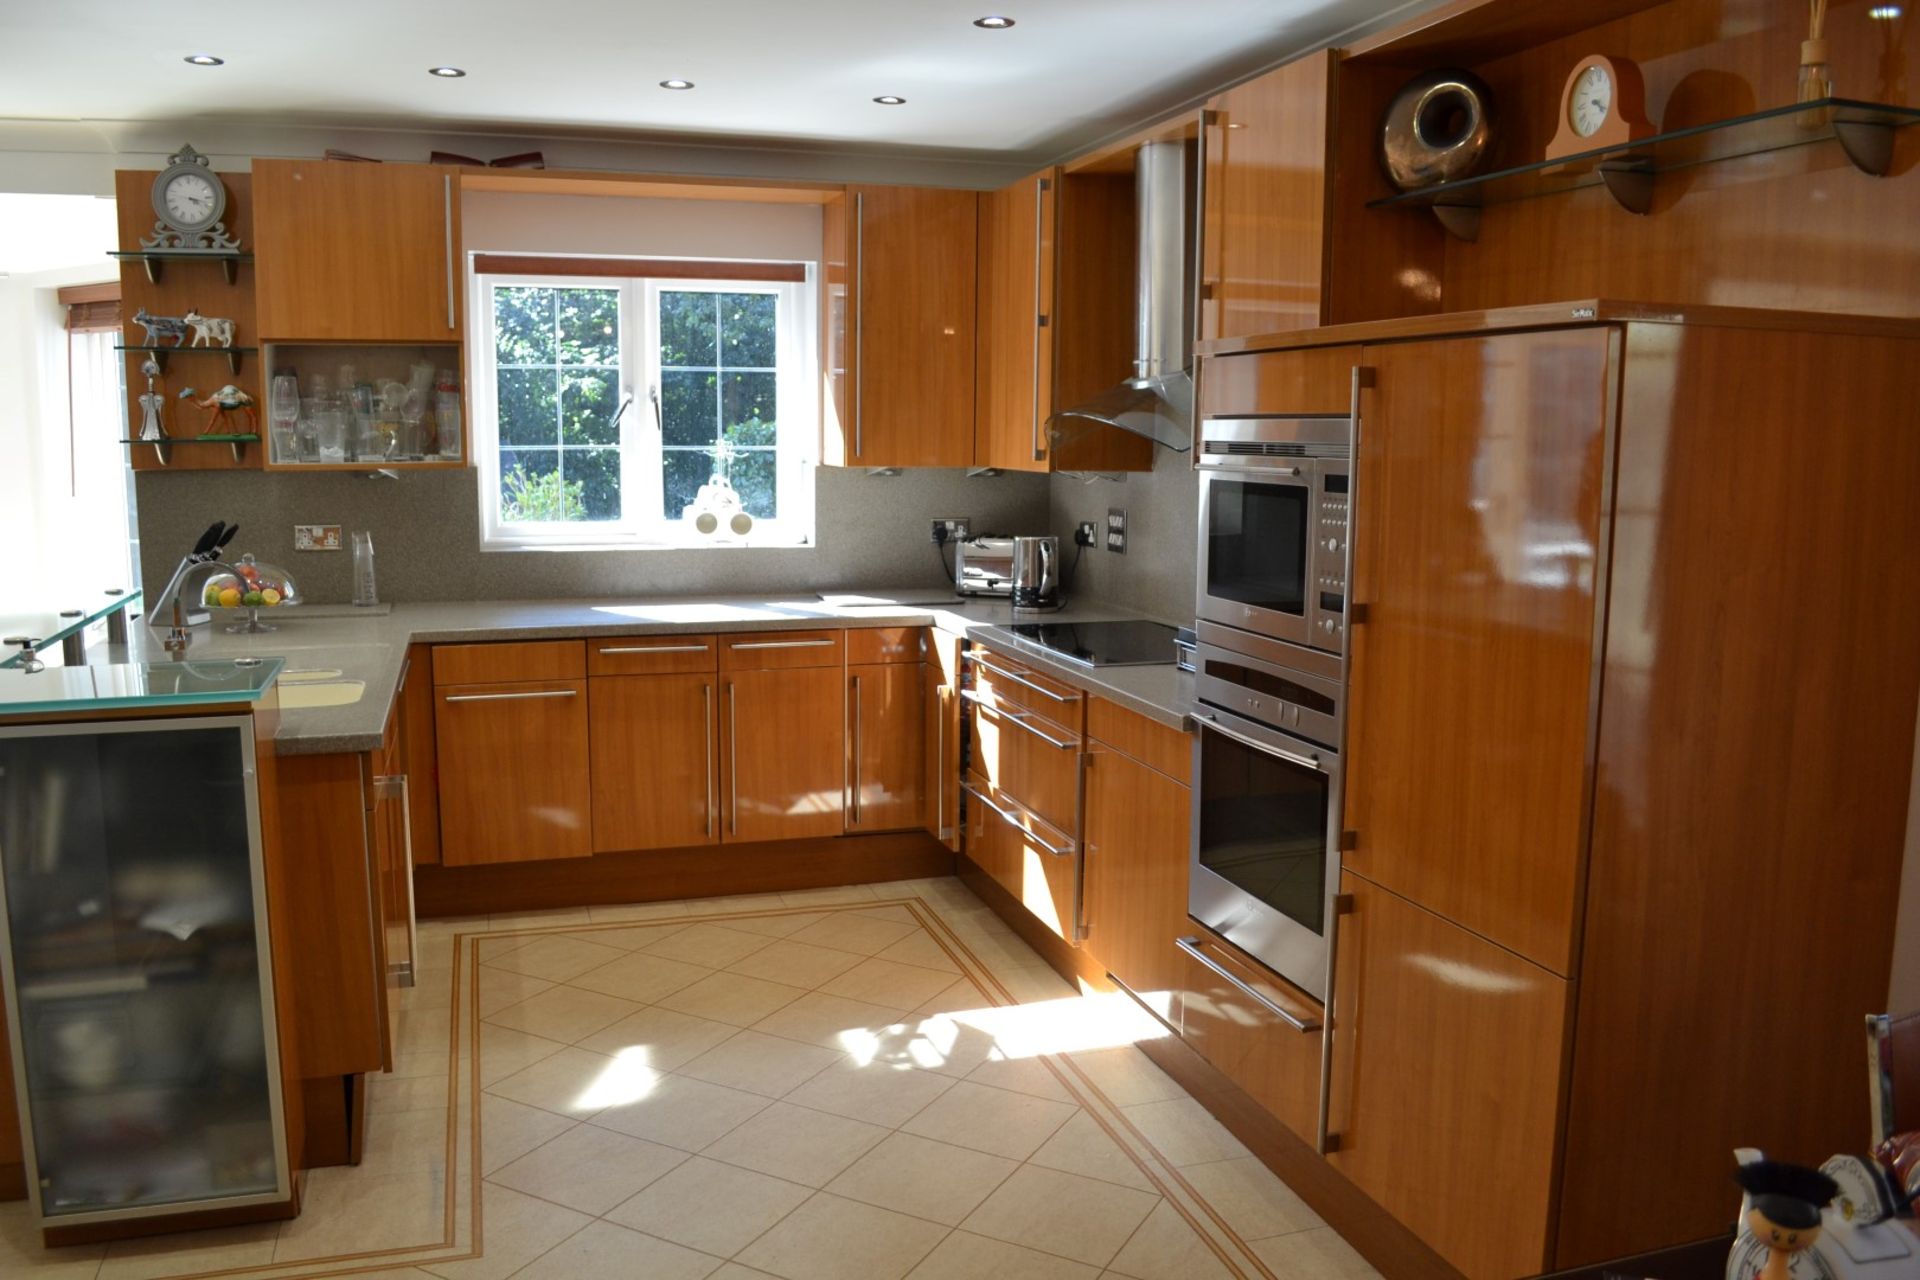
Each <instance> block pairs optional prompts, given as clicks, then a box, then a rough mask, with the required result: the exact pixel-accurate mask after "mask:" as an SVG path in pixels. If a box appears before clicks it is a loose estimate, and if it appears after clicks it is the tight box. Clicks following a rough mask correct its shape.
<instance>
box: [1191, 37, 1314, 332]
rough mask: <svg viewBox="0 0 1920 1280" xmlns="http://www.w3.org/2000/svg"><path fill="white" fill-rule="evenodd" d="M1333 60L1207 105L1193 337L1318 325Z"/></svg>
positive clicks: (1286, 72) (1289, 70) (1274, 75)
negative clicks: (1197, 316)
mask: <svg viewBox="0 0 1920 1280" xmlns="http://www.w3.org/2000/svg"><path fill="white" fill-rule="evenodd" d="M1333 57H1334V55H1333V53H1332V52H1331V51H1322V52H1320V53H1316V54H1313V55H1311V56H1309V57H1305V58H1301V59H1299V60H1298V61H1296V62H1289V63H1288V64H1287V65H1286V66H1284V67H1280V68H1278V69H1277V70H1274V71H1269V72H1268V73H1267V74H1266V75H1263V76H1261V77H1260V78H1258V79H1257V80H1249V81H1247V82H1246V83H1245V84H1242V85H1238V86H1236V87H1234V88H1232V89H1229V90H1227V91H1226V92H1225V93H1222V94H1220V95H1218V96H1216V97H1214V98H1213V99H1212V100H1211V101H1209V102H1208V103H1207V111H1206V116H1205V120H1204V126H1203V128H1202V131H1201V147H1202V151H1201V162H1202V165H1203V166H1204V170H1205V173H1204V186H1203V196H1202V200H1203V209H1202V219H1203V221H1202V226H1201V236H1202V240H1201V280H1200V337H1201V338H1203V339H1207V338H1243V337H1250V336H1252V335H1255V334H1262V333H1274V332H1277V331H1279V330H1282V329H1305V328H1311V327H1313V326H1314V325H1317V324H1320V323H1321V321H1322V314H1323V311H1322V304H1323V299H1324V290H1323V288H1322V284H1323V281H1324V277H1325V268H1326V263H1325V255H1326V239H1325V236H1324V234H1323V232H1324V228H1325V224H1326V208H1327V183H1326V176H1327V124H1328V118H1329V116H1330V114H1331V113H1330V105H1331V98H1330V85H1331V83H1332V76H1331V71H1332V66H1333Z"/></svg>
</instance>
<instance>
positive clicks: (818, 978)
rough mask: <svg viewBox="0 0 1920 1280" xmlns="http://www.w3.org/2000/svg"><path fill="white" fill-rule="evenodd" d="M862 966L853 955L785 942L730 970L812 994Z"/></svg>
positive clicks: (775, 944) (759, 952) (759, 951)
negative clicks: (801, 989) (809, 991)
mask: <svg viewBox="0 0 1920 1280" xmlns="http://www.w3.org/2000/svg"><path fill="white" fill-rule="evenodd" d="M859 963H860V957H859V956H857V955H855V954H853V953H852V952H851V951H835V950H833V949H832V948H831V947H813V946H808V945H807V944H806V943H804V942H792V941H789V940H788V939H785V938H781V939H779V940H777V941H775V942H773V943H771V944H770V945H768V946H765V947H762V948H761V949H760V950H758V951H756V952H754V953H753V954H752V955H750V956H746V957H744V958H742V959H740V960H738V961H736V962H734V963H733V964H730V965H728V966H727V968H728V969H729V970H730V971H731V972H733V973H744V974H746V975H747V976H748V977H749V978H765V979H766V980H767V981H769V982H784V983H786V984H787V985H788V986H790V987H806V988H808V989H809V990H811V989H812V988H814V987H817V986H819V985H820V984H821V983H823V982H828V981H831V980H832V979H834V978H837V977H839V976H840V975H841V974H843V973H845V972H846V971H847V970H849V969H851V968H853V966H855V965H857V964H859Z"/></svg>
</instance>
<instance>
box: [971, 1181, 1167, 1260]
mask: <svg viewBox="0 0 1920 1280" xmlns="http://www.w3.org/2000/svg"><path fill="white" fill-rule="evenodd" d="M1157 1203H1159V1197H1158V1196H1154V1195H1149V1194H1148V1193H1146V1192H1144V1191H1135V1190H1133V1189H1132V1188H1130V1187H1117V1186H1115V1185H1113V1184H1112V1183H1110V1182H1096V1181H1094V1180H1093V1179H1091V1178H1081V1177H1076V1176H1075V1175H1073V1174H1071V1173H1060V1172H1058V1171H1056V1170H1053V1169H1041V1168H1037V1167H1035V1166H1033V1165H1026V1166H1023V1167H1022V1168H1020V1169H1019V1170H1018V1171H1016V1172H1015V1173H1014V1174H1013V1176H1012V1177H1010V1178H1008V1179H1007V1180H1006V1181H1005V1182H1003V1183H1001V1184H1000V1186H999V1189H998V1190H996V1191H995V1192H994V1193H993V1194H992V1195H990V1196H988V1197H987V1200H986V1203H985V1204H982V1205H981V1206H980V1207H979V1208H978V1209H976V1210H974V1211H973V1213H972V1214H970V1215H969V1216H968V1217H967V1220H966V1221H965V1222H964V1223H963V1224H962V1226H964V1227H965V1228H966V1229H967V1230H968V1231H972V1232H975V1233H977V1234H979V1235H984V1236H992V1237H993V1238H994V1239H996V1240H1005V1241H1006V1242H1007V1243H1008V1244H1019V1245H1025V1246H1027V1247H1028V1248H1030V1249H1039V1250H1041V1251H1042V1252H1045V1253H1057V1254H1059V1255H1060V1256H1061V1257H1064V1258H1072V1259H1074V1260H1075V1261H1077V1262H1085V1263H1088V1264H1091V1265H1094V1266H1105V1265H1106V1264H1107V1263H1108V1262H1109V1261H1111V1260H1112V1258H1113V1256H1114V1255H1115V1254H1117V1253H1119V1252H1120V1246H1122V1245H1124V1244H1125V1243H1126V1242H1127V1238H1128V1237H1129V1236H1131V1235H1132V1234H1133V1233H1134V1231H1135V1230H1136V1229H1138V1228H1139V1226H1140V1224H1141V1223H1142V1222H1144V1221H1145V1220H1146V1217H1147V1214H1148V1213H1149V1212H1151V1211H1152V1209H1153V1206H1154V1205H1155V1204H1157Z"/></svg>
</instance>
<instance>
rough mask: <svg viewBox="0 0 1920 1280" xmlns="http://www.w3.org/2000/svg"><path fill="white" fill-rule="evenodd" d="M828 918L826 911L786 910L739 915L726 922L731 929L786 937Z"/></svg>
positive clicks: (767, 936) (773, 936)
mask: <svg viewBox="0 0 1920 1280" xmlns="http://www.w3.org/2000/svg"><path fill="white" fill-rule="evenodd" d="M826 918H827V912H825V911H793V910H786V911H775V912H769V913H768V914H766V915H763V916H739V917H737V918H735V919H732V920H728V921H726V922H725V923H726V926H727V928H729V929H742V930H745V931H746V932H748V933H757V934H759V935H760V936H761V937H763V938H785V937H790V936H791V935H793V934H796V933H798V932H800V931H801V930H802V929H804V928H806V927H807V926H808V925H810V924H818V923H819V922H820V921H822V920H824V919H826Z"/></svg>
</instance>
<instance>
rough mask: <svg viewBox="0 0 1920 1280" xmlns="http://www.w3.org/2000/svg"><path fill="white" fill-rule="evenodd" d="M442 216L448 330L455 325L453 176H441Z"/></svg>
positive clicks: (447, 174)
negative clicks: (445, 262)
mask: <svg viewBox="0 0 1920 1280" xmlns="http://www.w3.org/2000/svg"><path fill="white" fill-rule="evenodd" d="M440 184H441V185H440V214H441V218H442V219H443V220H444V221H445V223H446V233H447V328H449V329H451V328H453V327H454V324H453V175H452V174H450V173H443V174H441V175H440Z"/></svg>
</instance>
